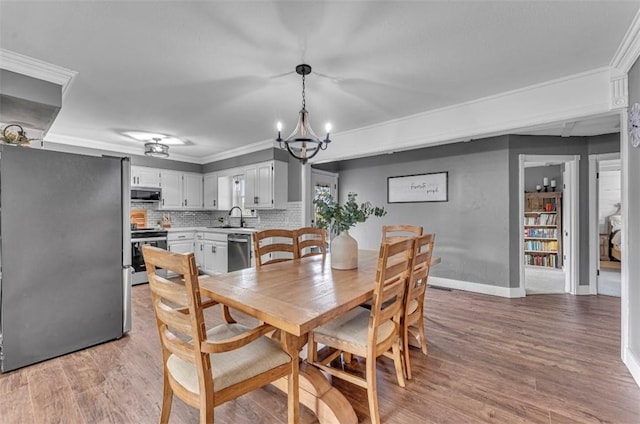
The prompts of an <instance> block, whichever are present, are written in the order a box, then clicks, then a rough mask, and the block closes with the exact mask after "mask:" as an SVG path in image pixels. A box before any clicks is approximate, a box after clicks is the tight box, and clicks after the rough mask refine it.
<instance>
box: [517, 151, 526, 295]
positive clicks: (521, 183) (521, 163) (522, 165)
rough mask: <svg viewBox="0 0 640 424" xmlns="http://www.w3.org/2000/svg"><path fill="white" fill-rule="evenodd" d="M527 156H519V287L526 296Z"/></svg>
mask: <svg viewBox="0 0 640 424" xmlns="http://www.w3.org/2000/svg"><path fill="white" fill-rule="evenodd" d="M526 158H527V155H518V211H519V213H518V228H519V230H518V252H519V255H518V257H519V258H520V260H519V261H518V263H519V264H520V265H519V268H518V269H519V274H520V276H519V281H518V287H519V288H520V290H521V291H522V292H523V293H524V294H525V296H526V293H527V292H526V289H525V279H526V275H525V268H524V267H525V265H524V168H525V166H526V162H527V159H526Z"/></svg>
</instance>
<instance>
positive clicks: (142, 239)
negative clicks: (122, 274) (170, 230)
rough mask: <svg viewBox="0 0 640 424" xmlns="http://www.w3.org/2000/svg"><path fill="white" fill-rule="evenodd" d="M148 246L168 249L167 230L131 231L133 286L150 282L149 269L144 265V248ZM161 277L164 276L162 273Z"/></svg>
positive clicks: (142, 229)
mask: <svg viewBox="0 0 640 424" xmlns="http://www.w3.org/2000/svg"><path fill="white" fill-rule="evenodd" d="M145 244H148V245H150V246H154V247H158V248H160V249H166V248H167V230H158V229H155V228H138V229H136V230H131V266H132V268H133V278H132V279H131V284H132V285H136V284H142V283H146V282H148V279H147V268H146V267H145V265H144V257H143V256H142V246H143V245H145ZM160 275H162V274H161V273H160Z"/></svg>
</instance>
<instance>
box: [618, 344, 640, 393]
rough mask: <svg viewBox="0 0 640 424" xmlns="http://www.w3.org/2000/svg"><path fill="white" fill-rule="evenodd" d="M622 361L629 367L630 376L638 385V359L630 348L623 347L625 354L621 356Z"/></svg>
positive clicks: (639, 384)
mask: <svg viewBox="0 0 640 424" xmlns="http://www.w3.org/2000/svg"><path fill="white" fill-rule="evenodd" d="M622 360H623V362H624V363H625V365H626V366H627V368H629V372H631V376H632V377H633V379H634V380H636V384H637V385H638V386H640V359H638V357H637V356H636V355H635V354H634V353H633V352H632V351H631V349H629V348H626V349H625V355H624V357H623V358H622Z"/></svg>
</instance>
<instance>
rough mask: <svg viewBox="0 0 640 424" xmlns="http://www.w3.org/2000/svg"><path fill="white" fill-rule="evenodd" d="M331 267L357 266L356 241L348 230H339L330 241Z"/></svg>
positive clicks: (351, 267) (345, 267)
mask: <svg viewBox="0 0 640 424" xmlns="http://www.w3.org/2000/svg"><path fill="white" fill-rule="evenodd" d="M331 268H335V269H354V268H358V242H357V241H356V239H354V238H353V237H351V236H350V235H349V232H348V231H343V232H341V233H340V234H339V235H338V236H337V237H336V238H334V239H333V240H332V241H331Z"/></svg>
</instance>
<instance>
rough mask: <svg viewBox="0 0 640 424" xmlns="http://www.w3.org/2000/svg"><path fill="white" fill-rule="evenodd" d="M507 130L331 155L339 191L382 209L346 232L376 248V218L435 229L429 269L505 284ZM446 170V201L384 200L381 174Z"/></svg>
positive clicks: (384, 181)
mask: <svg viewBox="0 0 640 424" xmlns="http://www.w3.org/2000/svg"><path fill="white" fill-rule="evenodd" d="M508 166H509V151H508V137H506V136H504V137H496V138H492V139H486V140H481V141H476V142H473V143H458V144H450V145H444V146H438V147H432V148H427V149H420V150H412V151H408V152H399V153H395V154H393V155H382V156H375V157H370V158H363V159H356V160H350V161H344V162H340V163H339V166H338V168H339V172H340V184H339V194H338V195H339V198H340V199H341V201H343V200H344V199H345V198H346V195H347V193H349V192H356V193H358V201H359V202H363V201H367V200H368V201H371V202H372V203H373V204H374V205H377V206H384V207H385V209H386V210H387V212H388V214H387V216H385V217H383V218H376V217H373V218H370V219H369V220H368V221H367V222H365V223H363V224H358V225H357V226H356V227H355V228H354V229H353V230H351V233H352V234H353V235H354V237H355V238H356V239H357V240H358V243H359V246H360V247H361V248H367V249H377V248H378V246H379V244H380V237H381V233H380V228H381V226H382V225H384V224H399V223H403V224H416V225H422V226H423V227H424V229H425V232H434V233H436V249H435V253H436V255H439V256H442V257H443V262H442V263H441V264H440V265H438V266H437V267H434V269H433V270H432V275H434V276H438V277H444V278H451V279H456V280H462V281H471V282H478V283H485V284H490V285H498V286H503V287H508V286H509V283H510V280H509V262H508V260H507V258H508V255H507V252H508V251H509V227H508V223H509V220H508V216H509V209H510V208H509V191H508V185H507V181H508V178H509V168H508ZM443 171H446V172H448V177H449V180H448V195H449V201H448V202H429V203H401V204H388V203H387V189H386V186H387V177H391V176H399V175H407V174H420V173H429V172H443Z"/></svg>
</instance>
